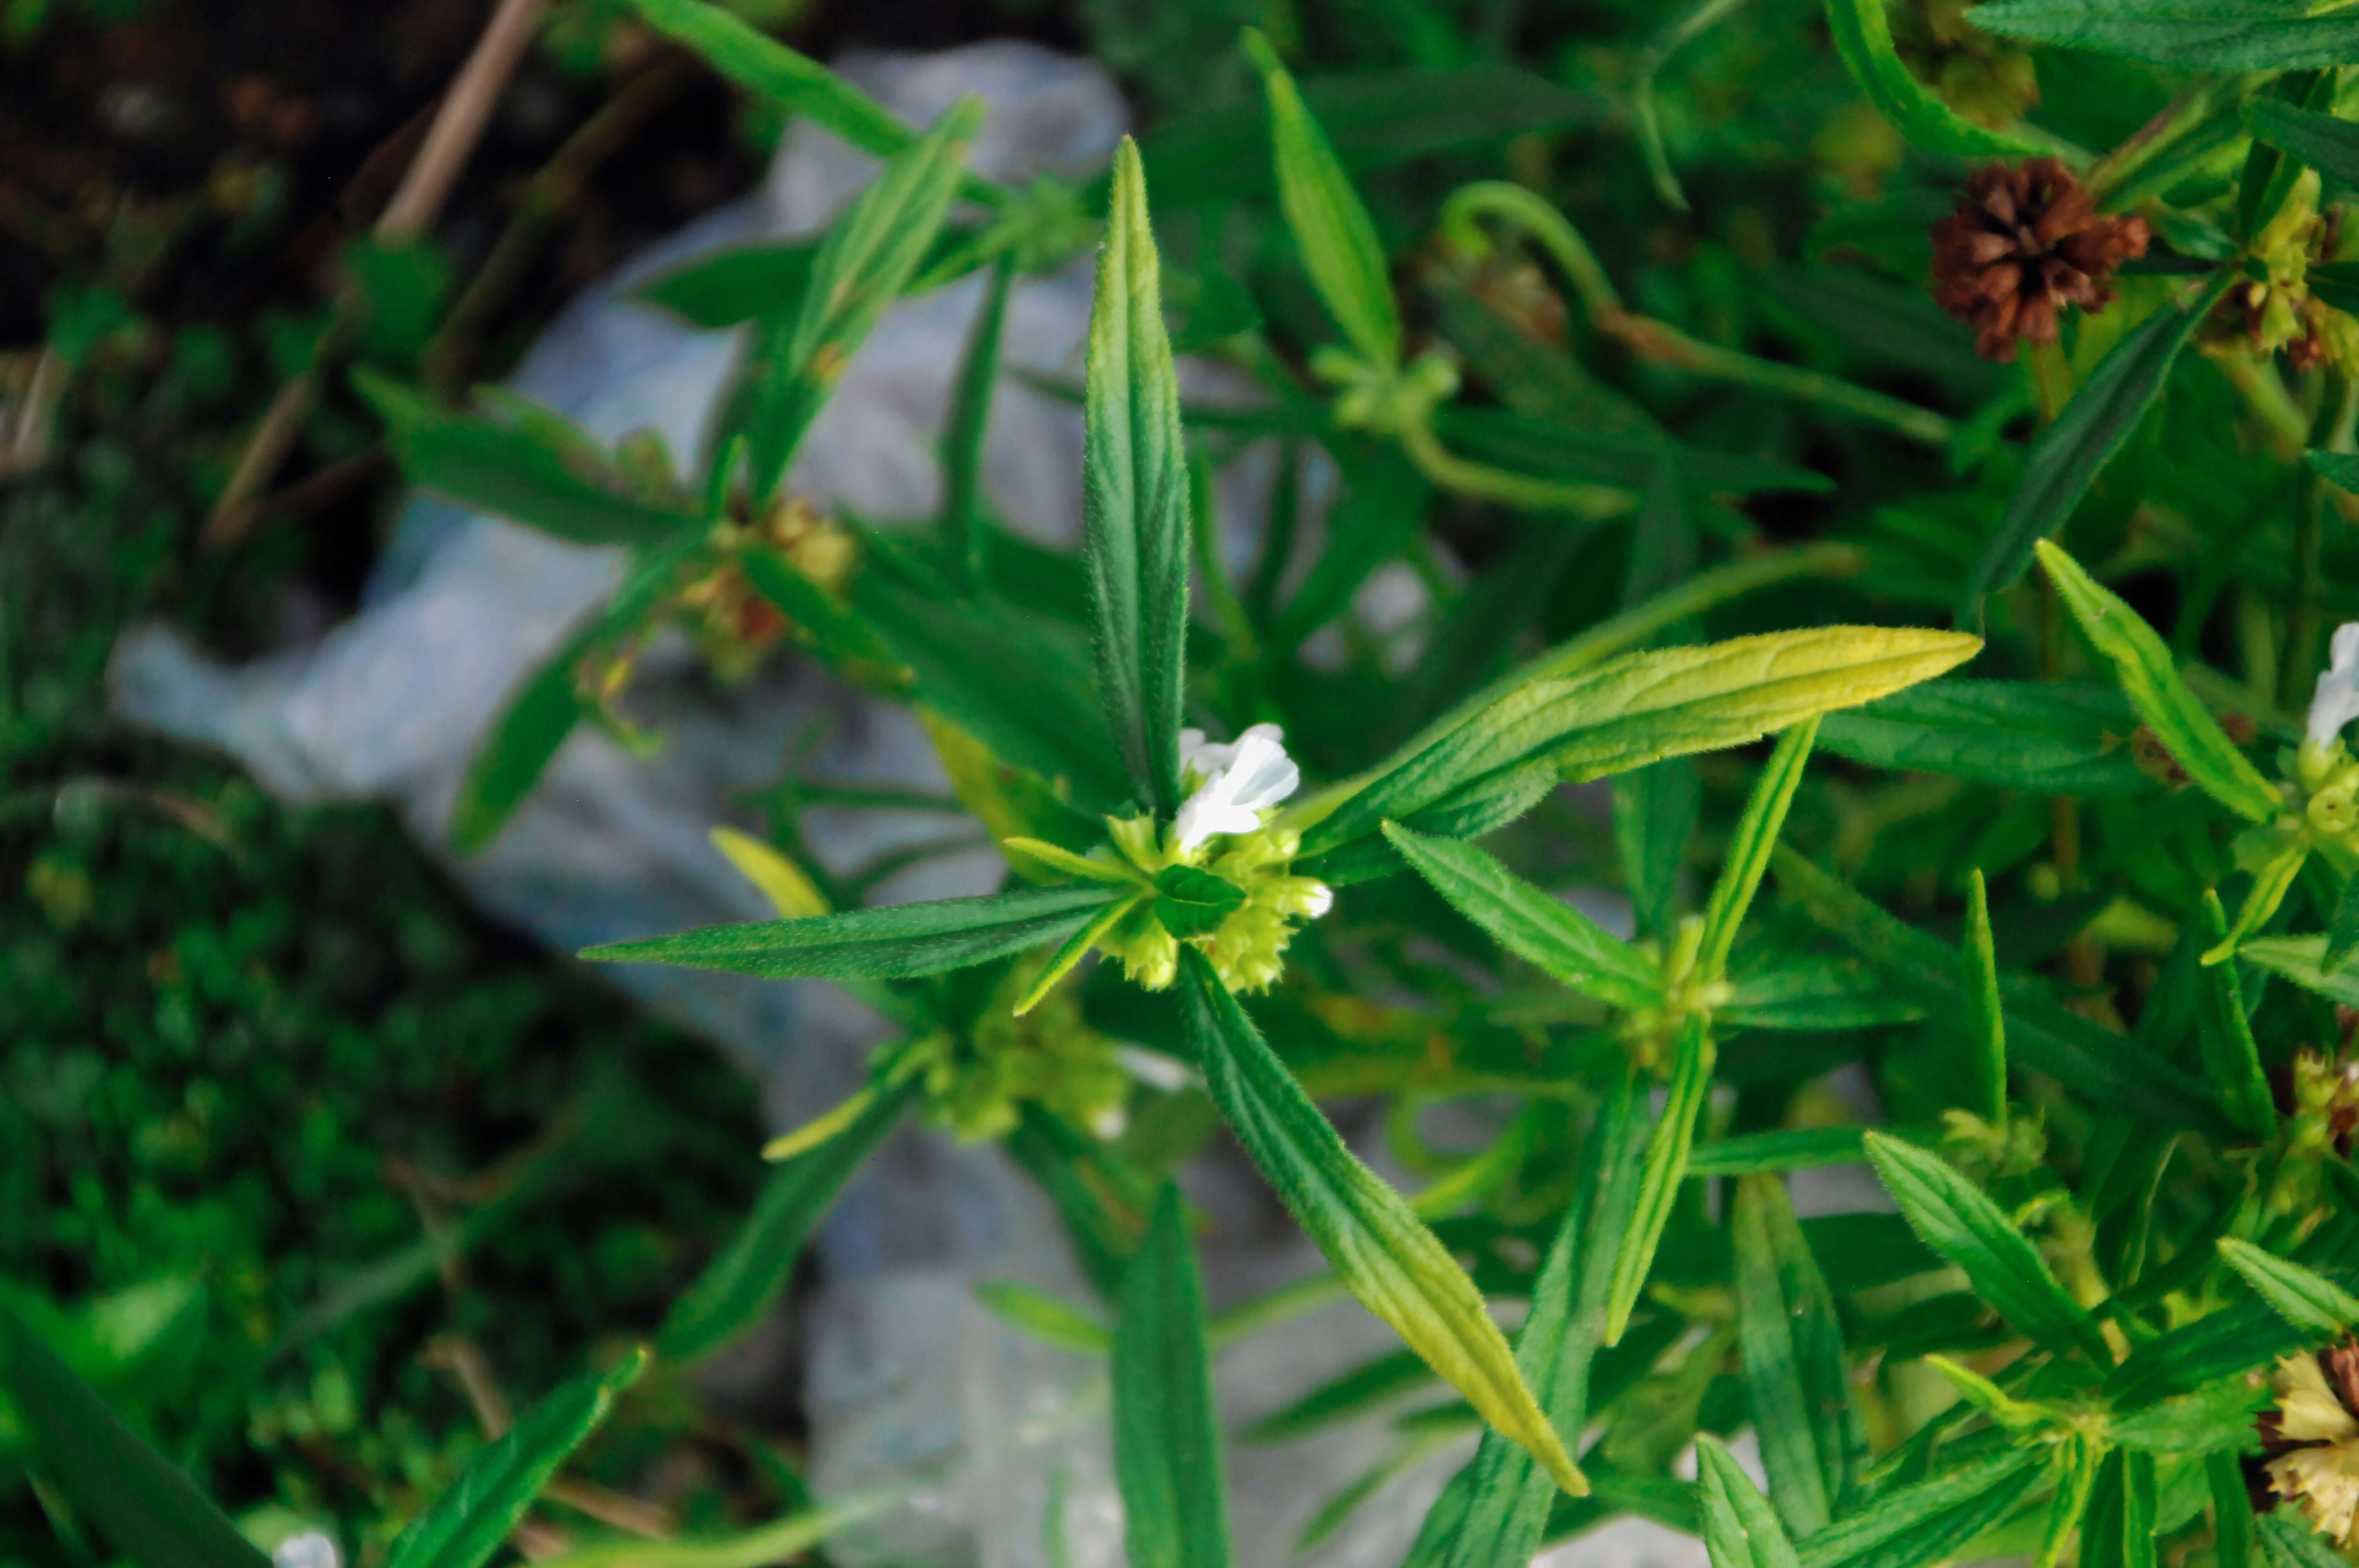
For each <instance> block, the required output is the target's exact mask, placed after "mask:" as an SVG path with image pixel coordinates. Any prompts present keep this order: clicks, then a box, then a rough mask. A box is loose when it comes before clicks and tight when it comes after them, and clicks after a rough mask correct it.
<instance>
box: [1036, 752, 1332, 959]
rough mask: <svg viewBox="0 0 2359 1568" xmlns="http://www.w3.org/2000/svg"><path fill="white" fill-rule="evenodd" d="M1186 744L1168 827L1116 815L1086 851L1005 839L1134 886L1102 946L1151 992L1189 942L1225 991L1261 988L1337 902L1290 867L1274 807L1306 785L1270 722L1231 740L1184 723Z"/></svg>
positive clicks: (1295, 836)
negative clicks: (1302, 931) (1298, 938)
mask: <svg viewBox="0 0 2359 1568" xmlns="http://www.w3.org/2000/svg"><path fill="white" fill-rule="evenodd" d="M1180 767H1181V771H1182V773H1183V775H1184V777H1183V783H1184V784H1185V785H1186V787H1187V789H1188V792H1189V793H1188V797H1187V799H1186V800H1185V801H1184V802H1183V803H1182V804H1181V805H1180V810H1179V812H1178V814H1177V815H1176V816H1174V817H1173V819H1172V821H1171V824H1170V826H1169V827H1158V825H1157V823H1156V822H1155V820H1154V819H1153V818H1151V817H1147V816H1125V817H1114V818H1109V819H1108V821H1107V823H1106V830H1107V842H1105V843H1104V844H1102V845H1100V846H1099V847H1098V848H1097V849H1093V850H1092V851H1091V852H1090V853H1089V854H1088V855H1086V856H1082V855H1075V854H1072V853H1071V852H1070V851H1067V850H1063V849H1057V848H1056V847H1055V846H1053V845H1049V844H1043V843H1041V842H1039V841H1038V840H1037V839H1031V838H1012V839H1009V840H1008V841H1007V843H1006V848H1007V849H1008V850H1009V851H1011V852H1012V853H1014V854H1016V855H1018V856H1021V857H1023V858H1024V859H1026V860H1029V861H1031V862H1033V863H1035V864H1037V865H1038V866H1041V867H1043V868H1045V869H1047V870H1049V871H1057V872H1060V873H1062V874H1065V875H1068V876H1078V877H1081V878H1084V879H1086V880H1089V881H1103V882H1110V883H1114V884H1116V885H1127V886H1129V887H1131V888H1133V889H1134V890H1135V891H1134V892H1133V894H1132V896H1131V897H1130V898H1128V899H1126V900H1125V901H1124V902H1123V903H1119V904H1117V905H1115V906H1114V913H1113V914H1110V915H1109V917H1108V919H1107V922H1106V924H1105V925H1103V927H1102V928H1101V929H1100V930H1098V931H1097V932H1096V933H1095V943H1096V946H1097V947H1098V948H1099V949H1100V950H1101V951H1103V952H1104V953H1106V954H1108V955H1109V956H1111V957H1114V958H1117V959H1119V960H1120V961H1121V963H1122V966H1123V969H1124V971H1125V973H1126V974H1127V975H1128V976H1129V977H1130V979H1132V980H1133V981H1134V982H1136V984H1138V985H1139V986H1142V987H1144V988H1145V989H1147V990H1162V989H1166V988H1167V987H1169V985H1170V984H1171V983H1172V981H1173V980H1174V979H1177V978H1178V977H1179V973H1180V944H1181V943H1182V942H1186V943H1190V944H1191V945H1192V946H1195V947H1196V948H1198V949H1199V950H1200V951H1201V952H1202V953H1203V955H1204V957H1207V958H1209V959H1210V960H1212V968H1213V970H1214V972H1215V973H1217V974H1218V975H1219V976H1220V979H1221V983H1222V984H1223V985H1224V986H1226V987H1228V988H1229V989H1231V990H1233V991H1258V990H1264V989H1267V988H1268V987H1269V986H1271V985H1272V984H1274V983H1275V982H1276V981H1277V978H1278V976H1279V975H1280V974H1282V973H1283V972H1284V970H1285V962H1284V955H1285V952H1286V948H1287V945H1288V943H1289V942H1291V941H1292V940H1293V939H1294V933H1295V930H1296V928H1297V926H1298V925H1299V923H1300V922H1302V921H1305V920H1316V919H1318V918H1319V917H1320V916H1321V915H1322V914H1326V913H1327V910H1328V908H1329V906H1330V905H1331V904H1332V903H1334V894H1333V893H1332V892H1330V891H1329V889H1328V887H1327V884H1326V883H1324V882H1322V881H1318V880H1317V879H1316V878H1312V877H1299V876H1296V875H1295V874H1294V870H1293V864H1294V857H1295V855H1296V854H1297V853H1298V852H1299V849H1300V848H1301V843H1302V839H1301V835H1300V834H1299V833H1297V832H1295V831H1294V830H1293V829H1291V828H1287V827H1278V826H1277V809H1276V808H1277V806H1278V804H1279V803H1280V802H1282V801H1284V800H1285V799H1286V798H1287V797H1288V796H1289V795H1292V794H1293V793H1294V792H1295V790H1296V789H1297V788H1298V787H1299V786H1300V784H1301V782H1302V772H1301V770H1300V769H1299V768H1298V767H1297V766H1295V764H1294V762H1293V759H1291V758H1289V757H1288V755H1287V754H1286V748H1285V745H1284V744H1283V735H1282V732H1281V731H1280V730H1279V729H1278V727H1277V725H1275V724H1256V725H1255V726H1254V727H1253V728H1251V729H1250V730H1246V731H1245V733H1244V734H1242V735H1240V736H1238V737H1237V739H1236V740H1235V741H1233V742H1231V743H1229V744H1226V745H1219V744H1212V743H1209V742H1207V741H1205V739H1204V734H1203V731H1202V730H1182V731H1181V732H1180Z"/></svg>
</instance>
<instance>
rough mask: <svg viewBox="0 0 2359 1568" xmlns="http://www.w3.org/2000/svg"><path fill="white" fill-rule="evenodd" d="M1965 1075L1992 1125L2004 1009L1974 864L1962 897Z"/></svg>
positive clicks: (1986, 896) (2002, 1101)
mask: <svg viewBox="0 0 2359 1568" xmlns="http://www.w3.org/2000/svg"><path fill="white" fill-rule="evenodd" d="M1964 957H1965V971H1964V973H1963V974H1962V975H1961V976H1960V977H1959V984H1960V989H1962V990H1963V991H1964V992H1965V994H1966V1017H1967V1028H1966V1068H1967V1073H1966V1078H1967V1081H1968V1082H1969V1083H1971V1084H1973V1086H1974V1104H1973V1109H1974V1114H1975V1115H1976V1116H1979V1117H1981V1118H1982V1119H1984V1121H1986V1122H1988V1123H1990V1125H1992V1126H1993V1127H1997V1126H1999V1125H2001V1124H2002V1123H2004V1122H2005V1121H2006V1004H2005V1002H2004V1001H2003V1000H2001V997H2000V994H1999V984H1998V947H1997V945H1996V944H1995V941H1994V940H1993V938H1992V935H1991V918H1990V892H1989V890H1988V889H1987V888H1985V887H1984V885H1983V873H1982V869H1981V868H1980V867H1976V868H1975V870H1974V872H1973V877H1972V879H1971V880H1970V881H1969V884H1968V897H1967V900H1966V941H1965V949H1964Z"/></svg>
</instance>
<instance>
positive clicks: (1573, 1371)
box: [1408, 1066, 1659, 1568]
mask: <svg viewBox="0 0 2359 1568" xmlns="http://www.w3.org/2000/svg"><path fill="white" fill-rule="evenodd" d="M1646 1143H1647V1115H1646V1096H1645V1094H1644V1092H1643V1090H1642V1088H1641V1087H1640V1085H1639V1081H1638V1075H1637V1073H1636V1070H1635V1069H1633V1068H1630V1067H1627V1066H1625V1068H1624V1069H1623V1071H1622V1073H1621V1075H1620V1076H1618V1077H1616V1078H1615V1079H1614V1083H1613V1086H1612V1087H1610V1088H1608V1089H1607V1091H1606V1095H1605V1099H1604V1102H1603V1104H1602V1105H1600V1106H1599V1107H1598V1109H1597V1116H1596V1118H1595V1119H1594V1120H1593V1122H1592V1123H1591V1124H1590V1130H1589V1136H1588V1137H1587V1138H1586V1139H1584V1140H1583V1141H1582V1152H1581V1160H1580V1163H1579V1165H1578V1167H1577V1169H1576V1171H1575V1173H1574V1177H1573V1198H1572V1203H1571V1206H1568V1208H1567V1209H1566V1211H1565V1216H1564V1219H1563V1221H1562V1223H1561V1224H1560V1225H1559V1227H1557V1234H1556V1238H1555V1239H1554V1240H1553V1241H1552V1242H1550V1243H1549V1253H1548V1257H1547V1258H1546V1259H1545V1260H1542V1262H1541V1264H1540V1274H1539V1279H1538V1282H1537V1283H1536V1284H1535V1285H1534V1286H1533V1288H1532V1305H1531V1311H1530V1312H1529V1313H1528V1314H1527V1315H1526V1316H1525V1318H1524V1326H1523V1327H1522V1329H1521V1330H1519V1331H1518V1332H1517V1335H1516V1366H1517V1368H1518V1369H1520V1370H1521V1371H1522V1373H1523V1375H1524V1379H1525V1381H1526V1382H1527V1383H1528V1384H1529V1385H1530V1386H1531V1388H1532V1390H1534V1392H1535V1393H1536V1394H1537V1396H1538V1399H1539V1401H1540V1405H1541V1408H1542V1410H1543V1411H1545V1412H1546V1414H1547V1416H1548V1419H1549V1425H1550V1426H1552V1427H1553V1428H1554V1429H1555V1430H1556V1432H1557V1433H1559V1434H1560V1435H1568V1434H1569V1435H1571V1436H1572V1437H1576V1438H1577V1437H1578V1436H1579V1434H1580V1433H1581V1431H1582V1428H1583V1427H1584V1426H1585V1425H1586V1424H1587V1422H1588V1417H1589V1413H1590V1411H1591V1410H1592V1409H1593V1408H1594V1406H1595V1404H1596V1403H1597V1401H1596V1400H1594V1399H1593V1397H1592V1395H1593V1390H1592V1388H1591V1380H1592V1379H1591V1372H1592V1369H1593V1365H1594V1363H1595V1361H1596V1358H1597V1351H1598V1347H1599V1346H1600V1345H1601V1344H1602V1343H1603V1338H1604V1332H1605V1307H1606V1301H1607V1293H1608V1291H1609V1289H1610V1286H1611V1282H1612V1279H1613V1273H1614V1258H1615V1256H1616V1255H1617V1254H1618V1252H1619V1251H1620V1249H1621V1248H1622V1247H1623V1246H1624V1244H1625V1237H1626V1236H1627V1233H1628V1231H1629V1227H1630V1220H1631V1216H1632V1215H1633V1213H1634V1212H1635V1211H1636V1206H1637V1201H1638V1183H1639V1176H1640V1173H1641V1170H1642V1169H1643V1165H1642V1162H1643V1160H1644V1158H1645V1151H1646ZM1628 1348H1631V1349H1636V1348H1637V1336H1633V1338H1632V1343H1631V1346H1629V1347H1628ZM1658 1353H1659V1352H1654V1353H1649V1354H1647V1356H1646V1360H1647V1364H1651V1362H1652V1359H1653V1355H1654V1354H1658ZM1642 1369H1643V1368H1642ZM1556 1495H1557V1484H1556V1482H1555V1481H1554V1479H1552V1478H1551V1477H1550V1476H1549V1474H1548V1472H1547V1471H1546V1470H1544V1469H1542V1468H1541V1466H1540V1465H1539V1464H1538V1461H1537V1460H1535V1459H1534V1458H1533V1457H1532V1456H1531V1454H1528V1453H1527V1452H1526V1451H1525V1450H1524V1449H1523V1448H1521V1447H1519V1446H1517V1444H1514V1443H1512V1442H1510V1441H1509V1440H1508V1439H1507V1438H1506V1437H1505V1436H1503V1435H1501V1434H1500V1433H1498V1432H1497V1431H1496V1430H1493V1431H1490V1432H1486V1433H1484V1435H1483V1441H1482V1442H1481V1444H1478V1445H1477V1446H1476V1448H1475V1450H1474V1457H1473V1460H1471V1461H1470V1462H1469V1463H1468V1464H1467V1465H1466V1467H1465V1468H1464V1469H1462V1470H1461V1471H1460V1472H1459V1473H1458V1475H1457V1476H1455V1477H1454V1478H1453V1479H1452V1480H1451V1483H1450V1485H1449V1487H1446V1488H1445V1489H1444V1490H1443V1492H1442V1494H1441V1496H1440V1498H1437V1499H1436V1500H1435V1502H1434V1504H1433V1506H1432V1508H1431V1509H1430V1510H1428V1512H1427V1514H1426V1519H1425V1524H1424V1526H1423V1528H1422V1529H1421V1530H1419V1533H1418V1539H1417V1544H1416V1546H1415V1548H1414V1550H1412V1551H1411V1552H1410V1553H1409V1558H1408V1568H1493V1565H1494V1564H1496V1563H1528V1562H1530V1561H1531V1559H1532V1556H1533V1554H1534V1553H1535V1552H1538V1550H1539V1547H1540V1541H1541V1537H1542V1535H1543V1533H1544V1531H1545V1530H1546V1527H1547V1524H1548V1519H1549V1505H1550V1503H1551V1502H1552V1501H1553V1500H1554V1498H1555V1497H1556Z"/></svg>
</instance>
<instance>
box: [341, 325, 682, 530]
mask: <svg viewBox="0 0 2359 1568" xmlns="http://www.w3.org/2000/svg"><path fill="white" fill-rule="evenodd" d="M353 389H354V390H355V391H357V392H359V393H360V395H361V396H362V398H363V399H364V401H365V402H366V403H367V404H368V405H369V406H370V407H372V408H375V410H376V411H377V414H378V415H379V416H381V417H382V418H383V419H384V420H385V424H386V442H387V444H388V445H390V446H391V447H392V448H393V451H394V455H395V456H396V457H397V458H398V459H400V460H401V467H402V471H403V472H404V473H406V474H408V476H409V479H410V481H412V482H413V483H415V484H416V485H417V486H418V487H419V489H421V490H426V491H430V492H433V493H434V494H436V495H439V496H440V497H441V498H442V499H443V500H445V501H449V502H451V503H455V504H457V505H460V506H464V507H468V508H470V509H471V510H473V511H477V512H486V513H489V514H492V515H493V516H495V517H505V518H506V519H508V520H509V521H510V522H513V523H521V524H524V525H525V526H526V527H527V528H534V529H538V530H539V531H540V532H541V533H544V534H547V535H551V536H552V537H554V538H559V539H563V540H565V541H567V542H568V543H570V544H575V545H645V544H652V543H654V542H656V541H658V540H660V539H665V538H669V537H671V536H673V535H678V534H679V533H680V532H681V531H682V530H684V529H690V528H693V527H695V526H696V525H697V519H696V517H695V516H694V515H693V514H690V513H689V512H686V511H683V510H681V509H680V508H679V507H678V506H676V505H671V504H668V503H658V502H654V501H648V500H646V499H644V498H642V497H640V496H637V495H634V494H632V493H630V492H629V490H628V488H627V486H626V484H625V481H624V479H623V476H622V475H621V474H619V473H617V472H615V471H614V469H613V468H612V466H611V465H607V464H603V463H601V464H600V465H599V466H596V467H592V466H591V464H590V463H589V462H587V461H585V459H586V458H588V457H589V456H590V455H591V454H592V453H595V451H596V447H595V444H594V443H593V442H592V441H591V440H590V438H589V437H588V436H587V435H583V434H581V433H580V432H576V434H577V435H578V436H579V439H578V441H571V442H566V443H565V444H563V445H562V446H560V445H556V444H553V443H552V442H550V441H549V440H545V439H540V438H536V436H535V434H534V433H533V432H532V431H529V430H526V429H522V428H519V427H516V426H515V425H513V424H508V423H505V422H503V421H501V420H498V419H494V418H489V417H486V416H484V415H481V414H449V413H445V412H444V411H442V410H441V409H440V408H437V407H435V406H433V405H432V404H430V403H429V402H428V401H426V399H424V398H423V397H420V396H419V395H418V394H416V393H414V392H412V391H410V390H409V389H408V387H406V386H403V385H401V384H399V383H397V382H394V381H391V380H388V379H386V377H385V376H382V375H379V374H377V373H375V372H374V371H371V370H369V369H367V368H365V367H363V368H361V369H358V370H355V371H353ZM542 413H543V416H544V417H545V418H547V419H549V420H550V421H555V422H558V423H560V424H561V423H562V421H561V420H560V416H557V415H555V414H551V413H548V412H547V411H546V410H544V411H542ZM567 428H569V429H570V428H571V427H570V426H569V427H567ZM585 449H586V450H585Z"/></svg>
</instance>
